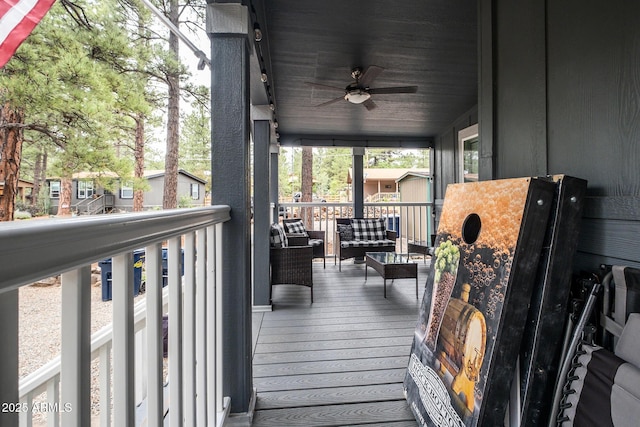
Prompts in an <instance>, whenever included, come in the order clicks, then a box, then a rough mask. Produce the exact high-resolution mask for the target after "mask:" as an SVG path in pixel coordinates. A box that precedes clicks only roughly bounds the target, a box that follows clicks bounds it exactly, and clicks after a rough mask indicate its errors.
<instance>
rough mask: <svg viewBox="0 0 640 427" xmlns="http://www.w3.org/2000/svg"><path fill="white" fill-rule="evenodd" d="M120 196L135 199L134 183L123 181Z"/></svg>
mask: <svg viewBox="0 0 640 427" xmlns="http://www.w3.org/2000/svg"><path fill="white" fill-rule="evenodd" d="M120 198H121V199H133V183H132V182H130V181H129V182H123V183H122V185H121V186H120Z"/></svg>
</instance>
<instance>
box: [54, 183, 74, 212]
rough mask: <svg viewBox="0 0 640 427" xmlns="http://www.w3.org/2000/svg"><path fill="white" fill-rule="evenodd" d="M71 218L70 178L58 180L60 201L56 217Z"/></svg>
mask: <svg viewBox="0 0 640 427" xmlns="http://www.w3.org/2000/svg"><path fill="white" fill-rule="evenodd" d="M57 216H71V178H62V179H61V180H60V199H59V200H58V215H57Z"/></svg>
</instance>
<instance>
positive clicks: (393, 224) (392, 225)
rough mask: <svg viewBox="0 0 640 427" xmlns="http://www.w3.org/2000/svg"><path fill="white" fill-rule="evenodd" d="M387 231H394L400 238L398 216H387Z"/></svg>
mask: <svg viewBox="0 0 640 427" xmlns="http://www.w3.org/2000/svg"><path fill="white" fill-rule="evenodd" d="M387 230H393V231H395V232H396V233H398V238H400V215H387Z"/></svg>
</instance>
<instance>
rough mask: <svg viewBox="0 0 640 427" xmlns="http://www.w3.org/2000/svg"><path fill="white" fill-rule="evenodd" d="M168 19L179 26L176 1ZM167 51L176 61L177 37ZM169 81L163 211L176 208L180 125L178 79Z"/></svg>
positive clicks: (170, 77) (175, 75) (175, 0)
mask: <svg viewBox="0 0 640 427" xmlns="http://www.w3.org/2000/svg"><path fill="white" fill-rule="evenodd" d="M170 5H171V9H170V11H169V19H170V20H171V23H173V24H174V25H175V26H176V27H178V25H179V20H178V18H179V15H178V14H179V9H178V0H171V2H170ZM169 50H170V51H171V52H172V53H173V54H174V55H175V58H176V61H178V58H179V57H180V56H179V43H178V37H177V36H176V35H175V34H173V33H171V34H169ZM168 80H169V100H168V103H167V105H168V111H167V153H166V156H165V163H164V168H165V173H164V194H163V197H162V207H163V209H172V208H176V207H178V148H179V130H180V128H179V125H180V78H179V74H178V72H177V71H176V72H175V74H170V75H169V76H168Z"/></svg>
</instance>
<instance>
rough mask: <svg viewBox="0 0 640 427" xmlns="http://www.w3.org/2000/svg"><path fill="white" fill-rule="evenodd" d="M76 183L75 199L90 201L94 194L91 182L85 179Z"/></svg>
mask: <svg viewBox="0 0 640 427" xmlns="http://www.w3.org/2000/svg"><path fill="white" fill-rule="evenodd" d="M77 182H78V183H77V186H76V198H77V199H90V198H91V197H93V195H94V194H95V188H94V186H93V181H91V180H87V179H80V180H78V181H77ZM81 187H83V188H81ZM81 193H82V194H81Z"/></svg>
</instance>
